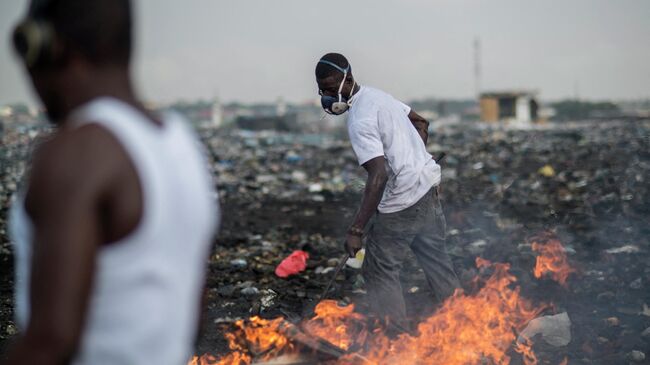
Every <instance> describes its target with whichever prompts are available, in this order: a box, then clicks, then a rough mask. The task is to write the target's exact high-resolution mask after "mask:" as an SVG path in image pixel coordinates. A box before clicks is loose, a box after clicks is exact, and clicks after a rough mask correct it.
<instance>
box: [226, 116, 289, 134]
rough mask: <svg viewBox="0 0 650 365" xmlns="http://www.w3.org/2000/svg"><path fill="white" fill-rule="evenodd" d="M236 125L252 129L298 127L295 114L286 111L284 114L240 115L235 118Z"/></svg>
mask: <svg viewBox="0 0 650 365" xmlns="http://www.w3.org/2000/svg"><path fill="white" fill-rule="evenodd" d="M236 123H237V127H239V128H241V129H247V130H252V131H259V130H276V131H284V132H289V131H294V130H296V129H297V127H298V123H297V115H296V114H295V113H288V114H285V115H255V116H248V115H240V116H238V117H237V119H236Z"/></svg>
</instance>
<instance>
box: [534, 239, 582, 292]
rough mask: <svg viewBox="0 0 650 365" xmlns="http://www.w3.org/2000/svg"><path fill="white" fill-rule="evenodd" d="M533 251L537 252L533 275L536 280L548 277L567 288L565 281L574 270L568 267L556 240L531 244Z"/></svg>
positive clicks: (564, 254) (563, 252) (563, 253)
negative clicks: (544, 276)
mask: <svg viewBox="0 0 650 365" xmlns="http://www.w3.org/2000/svg"><path fill="white" fill-rule="evenodd" d="M533 251H535V252H538V253H539V256H537V260H536V263H535V269H534V270H533V274H534V275H535V277H536V278H538V279H539V278H541V277H542V276H543V275H548V276H549V277H550V278H551V279H552V280H555V281H557V282H558V283H560V285H562V286H563V287H565V288H566V287H568V285H567V279H568V278H569V275H570V274H571V273H573V272H575V270H574V269H573V268H571V266H569V261H568V260H567V256H566V252H565V250H564V247H563V246H562V244H561V243H560V241H559V240H557V239H550V240H549V241H548V242H546V243H537V242H533Z"/></svg>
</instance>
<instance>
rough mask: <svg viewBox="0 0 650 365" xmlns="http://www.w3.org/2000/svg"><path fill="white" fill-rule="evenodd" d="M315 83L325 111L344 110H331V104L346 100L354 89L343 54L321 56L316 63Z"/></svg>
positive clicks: (350, 68)
mask: <svg viewBox="0 0 650 365" xmlns="http://www.w3.org/2000/svg"><path fill="white" fill-rule="evenodd" d="M316 83H317V84H318V93H319V94H320V95H321V103H322V104H323V108H324V109H325V111H327V112H330V113H332V112H333V114H341V113H343V112H345V110H343V111H342V112H340V113H339V112H335V111H334V110H333V108H334V107H333V104H335V103H336V102H342V103H345V102H347V98H349V97H350V96H351V95H352V92H353V91H354V86H355V82H354V77H353V76H352V67H351V66H350V63H349V62H348V60H347V59H346V58H345V56H343V55H342V54H340V53H328V54H326V55H324V56H323V57H321V58H320V60H319V61H318V63H317V64H316ZM346 96H347V98H346ZM345 109H347V108H345Z"/></svg>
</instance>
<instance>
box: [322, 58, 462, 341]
mask: <svg viewBox="0 0 650 365" xmlns="http://www.w3.org/2000/svg"><path fill="white" fill-rule="evenodd" d="M316 81H317V83H318V88H319V94H320V95H321V103H322V106H323V109H325V111H327V112H329V113H331V114H343V113H345V112H346V111H348V119H347V127H348V134H349V136H350V142H351V143H352V148H353V149H354V152H355V154H356V156H357V159H358V160H359V165H361V166H363V167H364V168H365V169H366V171H367V172H368V179H367V181H366V186H365V190H364V194H363V200H362V202H361V207H360V208H359V210H358V213H357V215H356V216H355V217H354V221H353V222H352V225H351V226H350V228H349V229H348V234H347V238H346V250H347V251H348V253H349V255H351V256H354V255H355V253H356V252H357V251H358V250H359V249H361V244H362V242H361V238H362V237H363V235H364V232H365V231H366V229H365V227H366V224H367V223H368V220H369V219H370V217H371V216H373V215H375V214H376V217H375V220H374V222H373V224H372V226H371V227H370V229H369V231H368V234H367V240H366V256H365V260H364V263H363V268H362V270H363V276H364V279H365V281H366V284H367V289H368V296H369V298H368V300H369V302H370V306H371V309H372V310H373V311H374V312H375V313H376V314H377V315H379V316H380V317H381V318H384V319H387V320H388V322H389V327H390V328H391V329H393V330H395V329H396V330H397V331H396V332H404V331H409V330H410V328H409V324H408V321H407V319H406V309H405V304H404V297H403V296H402V287H401V285H400V280H399V271H400V268H401V266H402V263H403V261H404V259H405V257H406V251H407V250H408V249H409V248H410V249H411V250H412V251H413V252H414V253H415V256H416V258H417V259H418V261H419V263H420V266H421V267H422V269H423V270H424V273H425V275H426V277H427V280H428V282H429V284H430V285H431V288H432V289H433V292H434V293H435V295H436V297H437V298H438V299H439V300H440V301H442V300H444V299H445V298H446V297H448V296H450V295H451V294H453V292H454V290H455V289H456V288H458V287H459V284H458V279H457V277H456V274H455V272H454V269H453V266H452V263H451V259H450V258H449V255H448V254H447V252H446V248H445V217H444V214H443V212H442V207H441V205H440V199H439V197H438V190H437V186H438V185H439V184H440V166H438V165H437V164H436V162H435V161H434V160H433V158H432V157H431V155H430V154H429V153H427V151H426V142H427V135H428V130H427V129H428V123H427V121H426V120H425V119H424V118H422V117H421V116H419V115H418V114H417V113H415V112H414V111H413V110H411V108H409V107H408V106H407V105H405V104H403V103H401V102H400V101H398V100H396V99H395V98H393V97H392V96H390V95H388V94H386V93H385V92H383V91H381V90H377V89H374V88H371V87H368V86H361V85H359V84H358V83H357V82H356V81H355V79H354V76H353V75H352V68H351V66H350V64H349V62H348V60H347V59H346V58H345V57H344V56H343V55H341V54H338V53H328V54H326V55H325V56H323V57H322V58H321V59H320V60H319V61H318V63H317V65H316ZM414 127H415V128H414Z"/></svg>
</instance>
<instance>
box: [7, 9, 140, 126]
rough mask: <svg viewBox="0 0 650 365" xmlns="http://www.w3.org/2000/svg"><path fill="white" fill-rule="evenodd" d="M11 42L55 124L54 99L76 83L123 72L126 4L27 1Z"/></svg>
mask: <svg viewBox="0 0 650 365" xmlns="http://www.w3.org/2000/svg"><path fill="white" fill-rule="evenodd" d="M13 40H14V46H15V48H16V52H17V53H18V55H19V56H20V57H21V58H22V60H23V62H24V63H25V66H26V68H27V70H28V71H29V75H30V77H31V79H32V82H33V84H34V87H35V89H36V92H37V94H38V95H39V97H40V98H41V100H42V101H43V104H44V105H45V107H46V108H47V111H48V114H50V117H51V118H52V119H57V118H59V117H60V116H61V115H60V114H61V105H60V104H61V102H60V97H59V95H60V94H61V93H63V92H65V90H67V89H69V88H70V87H73V86H71V85H75V84H78V81H79V79H80V78H88V77H89V75H92V74H93V73H95V72H97V71H98V70H101V69H106V68H113V69H125V70H127V69H128V67H129V62H130V58H131V44H132V35H131V4H130V0H32V2H31V3H30V6H29V10H28V13H27V16H26V18H25V19H24V20H23V21H21V22H20V23H19V24H18V26H17V27H16V29H15V31H14V35H13Z"/></svg>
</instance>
